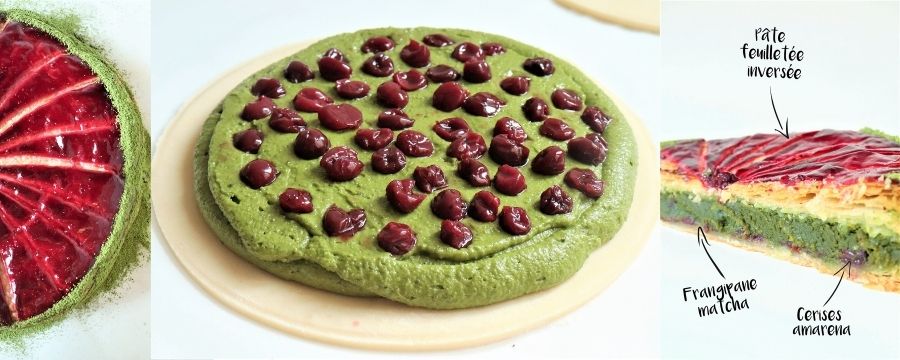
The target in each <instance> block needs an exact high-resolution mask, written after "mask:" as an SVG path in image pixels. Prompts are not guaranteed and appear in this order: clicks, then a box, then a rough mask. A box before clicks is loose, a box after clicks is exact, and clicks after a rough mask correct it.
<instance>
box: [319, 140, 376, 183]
mask: <svg viewBox="0 0 900 360" xmlns="http://www.w3.org/2000/svg"><path fill="white" fill-rule="evenodd" d="M319 166H321V167H322V169H324V170H325V175H326V176H328V179H329V180H331V181H350V180H353V179H354V178H356V176H357V175H359V173H361V172H362V171H363V168H364V167H365V165H363V163H362V161H359V158H358V157H357V156H356V151H353V149H351V148H348V147H346V146H336V147H333V148H331V149H329V150H328V151H326V152H325V154H324V155H322V159H321V160H319Z"/></svg>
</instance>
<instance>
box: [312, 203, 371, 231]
mask: <svg viewBox="0 0 900 360" xmlns="http://www.w3.org/2000/svg"><path fill="white" fill-rule="evenodd" d="M365 225H366V212H365V210H362V209H353V210H351V211H350V212H347V211H344V210H343V209H341V208H339V207H337V205H334V204H332V205H331V206H330V207H328V210H325V215H324V216H323V217H322V227H323V228H324V229H325V233H326V234H328V236H340V237H350V236H353V234H356V232H358V231H360V230H362V228H363V227H364V226H365Z"/></svg>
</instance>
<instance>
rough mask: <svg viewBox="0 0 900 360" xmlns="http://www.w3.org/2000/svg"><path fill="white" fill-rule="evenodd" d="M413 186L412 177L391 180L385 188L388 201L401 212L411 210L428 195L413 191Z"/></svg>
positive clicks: (409, 211) (406, 212)
mask: <svg viewBox="0 0 900 360" xmlns="http://www.w3.org/2000/svg"><path fill="white" fill-rule="evenodd" d="M414 186H415V181H414V180H412V179H403V180H392V181H391V182H390V183H388V186H387V189H386V190H385V196H386V197H387V200H388V203H390V204H391V206H393V207H394V209H397V211H399V212H401V213H404V214H409V213H411V212H413V210H415V209H416V208H417V207H419V204H421V203H422V201H425V198H426V197H428V195H425V194H421V193H416V192H415V191H413V187H414Z"/></svg>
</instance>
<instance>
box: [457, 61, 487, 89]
mask: <svg viewBox="0 0 900 360" xmlns="http://www.w3.org/2000/svg"><path fill="white" fill-rule="evenodd" d="M463 79H466V81H468V82H470V83H476V84H480V83H483V82H486V81H488V80H490V79H491V66H490V65H488V63H487V62H485V61H484V60H482V59H472V60H469V61H466V64H465V65H463Z"/></svg>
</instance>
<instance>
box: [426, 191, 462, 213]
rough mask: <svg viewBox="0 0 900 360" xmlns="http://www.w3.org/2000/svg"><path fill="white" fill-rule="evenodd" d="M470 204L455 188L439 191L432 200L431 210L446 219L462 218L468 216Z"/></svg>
mask: <svg viewBox="0 0 900 360" xmlns="http://www.w3.org/2000/svg"><path fill="white" fill-rule="evenodd" d="M468 207H469V204H467V203H466V201H465V200H463V197H462V194H460V193H459V191H457V190H455V189H447V190H443V191H441V192H439V193H438V194H437V195H435V197H434V199H433V200H431V212H433V213H434V214H435V215H437V217H439V218H441V219H444V220H460V219H462V218H464V217H466V211H467V210H468Z"/></svg>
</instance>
